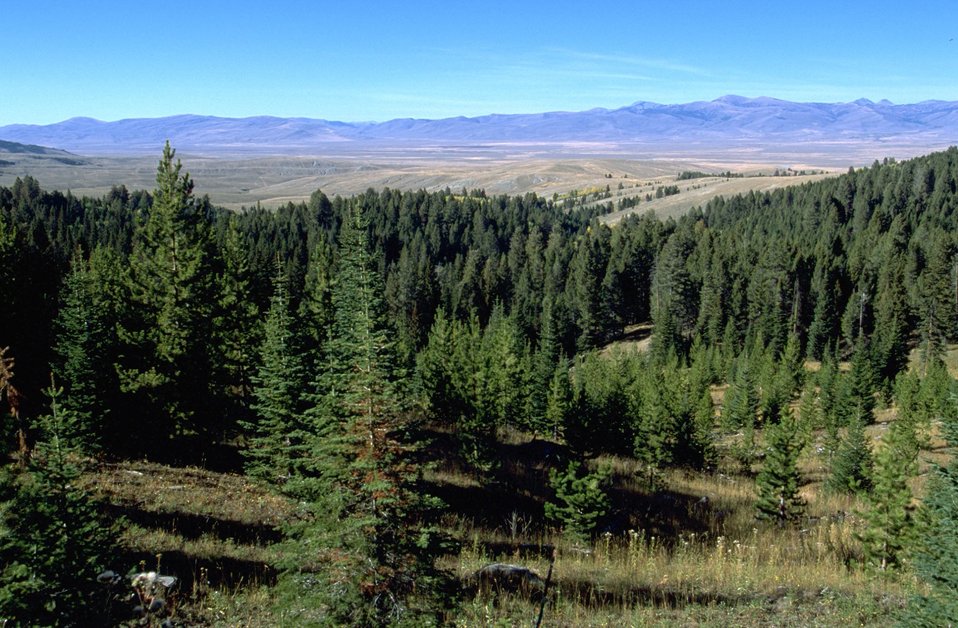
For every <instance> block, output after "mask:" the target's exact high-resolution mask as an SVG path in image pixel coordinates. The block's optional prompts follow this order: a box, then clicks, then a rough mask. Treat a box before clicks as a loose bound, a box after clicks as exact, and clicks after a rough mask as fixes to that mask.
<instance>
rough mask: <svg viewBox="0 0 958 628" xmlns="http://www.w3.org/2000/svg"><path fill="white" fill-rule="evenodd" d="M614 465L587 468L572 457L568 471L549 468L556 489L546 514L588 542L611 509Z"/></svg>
mask: <svg viewBox="0 0 958 628" xmlns="http://www.w3.org/2000/svg"><path fill="white" fill-rule="evenodd" d="M611 476H612V469H611V467H599V468H598V469H597V470H596V471H594V472H591V473H589V472H587V470H586V468H585V465H583V464H582V463H580V462H576V461H571V462H569V465H568V466H567V467H566V469H565V471H563V472H561V473H560V472H557V471H556V470H555V469H551V470H550V471H549V482H550V484H551V485H552V489H553V490H554V491H555V493H556V501H555V502H546V505H545V514H546V518H548V519H551V520H553V521H556V522H558V523H560V524H561V525H562V527H563V531H564V532H565V533H566V535H568V536H569V537H570V538H571V539H572V540H573V541H577V542H587V541H588V540H589V539H590V538H591V537H592V534H593V533H594V532H595V530H596V527H597V526H598V524H599V522H600V521H601V520H602V518H603V517H604V516H605V515H606V514H607V513H608V512H609V508H610V506H611V500H610V499H609V493H608V485H609V481H610V478H611Z"/></svg>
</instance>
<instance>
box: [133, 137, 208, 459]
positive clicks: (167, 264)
mask: <svg viewBox="0 0 958 628" xmlns="http://www.w3.org/2000/svg"><path fill="white" fill-rule="evenodd" d="M174 155H175V151H174V150H173V149H172V148H170V145H169V142H167V144H166V146H165V148H164V149H163V157H162V159H161V160H160V165H159V167H158V168H157V175H156V183H157V188H156V190H155V191H154V195H153V196H154V200H153V206H152V208H151V209H150V212H149V215H148V217H147V221H146V224H145V225H144V226H143V227H142V228H141V229H139V230H138V237H137V239H136V242H135V244H134V248H133V253H132V255H131V257H130V284H129V291H130V294H129V305H130V309H129V311H128V313H127V316H126V320H125V321H124V322H123V324H122V326H121V340H123V341H124V344H125V348H124V350H123V355H122V356H121V363H120V367H119V375H120V381H121V384H122V386H123V388H124V390H125V391H126V392H128V393H130V394H131V395H133V398H134V399H133V403H134V404H135V407H137V409H138V412H139V413H140V415H141V416H143V417H144V420H143V421H142V422H141V429H140V432H141V436H142V441H143V443H145V444H147V445H148V446H152V447H153V448H158V447H159V446H160V445H161V444H163V443H165V442H167V441H168V439H169V438H170V437H171V436H182V435H193V434H197V433H200V432H206V433H207V436H212V434H211V432H213V431H214V425H213V424H211V423H209V422H208V421H210V420H211V417H210V414H209V412H208V410H209V409H210V403H211V389H212V382H211V376H212V372H213V365H212V364H211V360H210V358H211V347H210V343H211V339H212V338H213V335H212V325H211V322H212V312H211V310H212V306H213V304H214V303H215V292H214V285H213V278H214V276H215V273H214V269H213V266H212V262H213V256H212V250H211V247H212V239H211V234H210V229H209V224H208V222H207V218H206V216H205V215H204V213H203V209H202V207H201V206H200V205H199V204H197V203H196V202H195V201H194V198H193V181H192V180H191V179H190V177H189V175H188V174H185V173H182V172H181V171H182V164H181V163H180V162H179V160H177V161H176V162H175V163H174V161H173V158H174Z"/></svg>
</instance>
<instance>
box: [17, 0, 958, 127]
mask: <svg viewBox="0 0 958 628" xmlns="http://www.w3.org/2000/svg"><path fill="white" fill-rule="evenodd" d="M0 17H2V21H3V22H4V26H5V27H4V29H3V30H4V33H3V36H2V37H0V86H2V87H0V89H2V91H0V125H4V124H11V123H31V124H47V123H52V122H58V121H60V120H64V119H67V118H70V117H73V116H90V117H94V118H98V119H101V120H117V119H121V118H132V117H157V116H164V115H173V114H179V113H195V114H208V115H218V116H231V117H244V116H252V115H275V116H304V117H311V118H325V119H330V120H345V121H363V120H376V121H382V120H388V119H391V118H399V117H423V118H438V117H448V116H455V115H466V116H476V115H482V114H488V113H531V112H540V111H555V110H567V111H569V110H584V109H590V108H592V107H607V108H615V107H621V106H625V105H628V104H630V103H632V102H635V101H638V100H647V101H654V102H661V103H682V102H690V101H694V100H712V99H714V98H717V97H719V96H722V95H725V94H739V95H743V96H753V97H754V96H772V97H776V98H784V99H788V100H797V101H816V102H839V101H850V100H854V99H856V98H862V97H864V98H870V99H872V100H879V99H882V98H887V99H889V100H892V101H893V102H897V103H908V102H918V101H921V100H928V99H943V100H958V2H955V0H933V1H929V2H921V1H920V0H917V1H913V2H900V1H895V2H892V1H885V0H875V1H871V2H859V1H857V0H856V1H851V2H842V1H839V0H834V1H829V2H820V1H818V0H803V1H799V2H775V1H774V0H772V1H769V0H765V1H762V2H752V1H747V2H735V1H734V0H727V1H726V2H705V1H685V2H682V1H680V0H674V1H671V0H656V1H642V0H634V1H633V2H604V1H602V0H591V1H590V2H584V1H578V2H566V1H564V0H551V1H548V2H546V1H538V0H537V1H533V2H521V0H513V1H512V2H498V1H489V2H476V1H474V2H459V1H458V0H446V1H445V2H418V1H415V0H406V1H403V2H381V3H377V2H362V1H361V0H353V1H349V0H337V1H335V2H326V1H317V2H306V1H302V2H298V1H286V0H274V1H271V2H244V1H243V0H234V1H232V2H204V1H203V0H192V1H191V2H181V1H179V0H167V1H161V2H149V3H147V2H140V1H138V0H127V1H122V2H120V1H98V0H84V1H79V0H76V1H73V0H60V1H57V0H31V1H29V2H28V1H26V0H0Z"/></svg>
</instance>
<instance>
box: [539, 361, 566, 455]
mask: <svg viewBox="0 0 958 628" xmlns="http://www.w3.org/2000/svg"><path fill="white" fill-rule="evenodd" d="M571 409H572V383H571V381H570V380H569V362H568V360H567V359H566V358H565V356H562V357H561V358H560V359H559V361H558V362H557V363H556V365H555V368H554V369H553V372H552V379H551V380H550V382H549V397H548V400H547V403H546V414H545V425H546V426H547V427H548V429H549V431H550V432H551V433H552V438H558V437H559V436H564V434H563V433H562V428H563V426H564V425H566V424H567V423H568V421H569V416H568V414H569V412H570V411H571Z"/></svg>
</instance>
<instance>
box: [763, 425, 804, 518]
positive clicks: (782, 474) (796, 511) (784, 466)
mask: <svg viewBox="0 0 958 628" xmlns="http://www.w3.org/2000/svg"><path fill="white" fill-rule="evenodd" d="M765 437H766V443H767V447H766V450H765V461H764V463H763V465H762V470H761V471H760V472H759V474H758V478H756V481H757V483H758V503H757V504H756V508H757V509H758V517H759V518H760V519H769V520H772V521H776V522H778V524H779V525H782V524H784V523H786V522H789V521H794V520H795V519H797V518H798V517H800V516H801V514H802V513H803V512H804V509H805V503H804V501H803V500H802V498H801V496H800V495H799V494H798V487H799V483H800V482H801V474H800V473H799V471H798V457H799V455H801V453H802V449H804V447H805V438H804V434H803V432H802V430H801V429H799V425H798V421H796V419H795V417H794V415H793V414H792V412H791V411H790V410H788V409H786V410H785V412H784V414H783V415H782V419H781V421H780V422H779V423H776V424H773V425H770V426H767V427H766V430H765Z"/></svg>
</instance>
